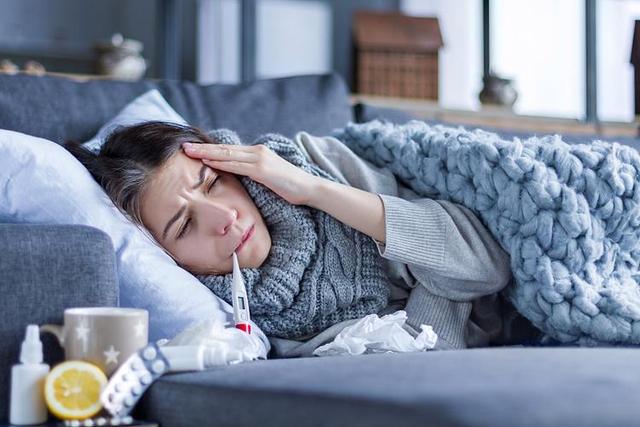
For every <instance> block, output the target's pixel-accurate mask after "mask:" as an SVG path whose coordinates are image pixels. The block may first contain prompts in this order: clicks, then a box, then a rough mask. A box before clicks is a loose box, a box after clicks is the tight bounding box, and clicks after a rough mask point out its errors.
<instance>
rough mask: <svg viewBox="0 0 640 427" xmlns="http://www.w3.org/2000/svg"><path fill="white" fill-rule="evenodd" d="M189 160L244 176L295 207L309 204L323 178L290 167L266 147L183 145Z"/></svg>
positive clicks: (292, 166)
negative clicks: (315, 188) (312, 194)
mask: <svg viewBox="0 0 640 427" xmlns="http://www.w3.org/2000/svg"><path fill="white" fill-rule="evenodd" d="M182 148H183V149H184V152H185V154H186V155H187V156H189V157H191V158H193V159H200V160H201V161H202V162H203V163H204V164H206V165H208V166H211V167H212V168H214V169H218V170H222V171H226V172H229V173H234V174H237V175H244V176H247V177H249V178H251V179H252V180H254V181H256V182H259V183H261V184H263V185H265V186H266V187H268V188H269V189H270V190H271V191H273V192H274V193H276V194H278V195H279V196H280V197H282V198H283V199H285V200H286V201H287V202H289V203H291V204H294V205H302V204H306V203H307V202H308V200H309V195H310V194H311V192H312V189H313V188H314V187H315V185H316V183H317V180H318V179H320V178H319V177H317V176H315V175H312V174H310V173H308V172H307V171H305V170H302V169H300V168H299V167H297V166H295V165H293V164H292V163H289V162H288V161H287V160H285V159H283V158H282V157H280V156H279V155H278V154H277V153H275V152H273V151H272V150H271V149H270V148H269V147H267V146H265V145H263V144H256V145H231V144H192V143H183V144H182Z"/></svg>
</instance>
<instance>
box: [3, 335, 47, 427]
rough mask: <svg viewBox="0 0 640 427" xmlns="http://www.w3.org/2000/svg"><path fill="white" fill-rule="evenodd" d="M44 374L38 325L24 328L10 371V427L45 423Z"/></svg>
mask: <svg viewBox="0 0 640 427" xmlns="http://www.w3.org/2000/svg"><path fill="white" fill-rule="evenodd" d="M48 373H49V365H47V364H46V363H42V342H41V341H40V328H38V325H28V326H27V333H26V336H25V339H24V341H23V342H22V349H21V351H20V363H19V364H17V365H13V368H11V407H10V409H9V422H10V423H11V424H16V425H27V424H41V423H44V422H46V421H47V406H46V403H45V401H44V381H45V378H46V377H47V374H48Z"/></svg>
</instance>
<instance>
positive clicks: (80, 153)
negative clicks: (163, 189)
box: [63, 121, 216, 227]
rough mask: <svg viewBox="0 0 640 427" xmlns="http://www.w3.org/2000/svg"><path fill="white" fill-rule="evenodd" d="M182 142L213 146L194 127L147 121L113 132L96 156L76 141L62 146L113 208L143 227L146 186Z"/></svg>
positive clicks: (208, 138) (204, 134)
mask: <svg viewBox="0 0 640 427" xmlns="http://www.w3.org/2000/svg"><path fill="white" fill-rule="evenodd" d="M183 142H193V143H200V144H215V143H216V142H215V141H214V140H213V139H212V138H210V137H209V136H207V134H206V133H205V132H203V131H202V130H201V129H199V128H197V127H193V126H188V125H181V124H176V123H168V122H162V121H148V122H143V123H140V124H136V125H132V126H119V127H117V128H115V130H113V131H112V132H111V133H110V134H109V135H108V136H107V138H106V139H105V142H104V144H103V145H102V146H101V147H100V151H99V152H98V153H97V154H94V153H93V152H91V151H90V150H89V149H87V148H85V147H83V146H82V145H81V144H80V143H79V142H76V141H66V142H65V143H64V144H63V146H64V148H66V149H67V150H68V151H69V152H70V153H71V154H73V156H74V157H75V158H76V159H78V160H79V161H80V162H81V163H82V164H83V165H84V166H85V167H86V168H87V169H88V170H89V172H90V173H91V175H92V176H93V178H94V179H95V180H96V181H97V182H98V183H99V184H100V186H101V187H102V188H104V190H105V192H106V193H107V195H108V196H109V198H111V200H112V201H113V203H114V204H115V205H116V207H117V208H118V209H119V210H120V211H121V212H122V213H123V214H124V215H125V216H127V217H129V219H131V220H132V221H134V222H135V223H136V224H138V225H140V226H143V227H144V225H143V223H142V217H141V214H140V200H141V196H142V194H143V191H144V189H145V185H146V184H147V183H148V182H149V181H150V180H151V179H152V178H153V177H154V175H155V174H156V173H157V171H159V170H160V169H161V168H162V167H163V166H164V165H165V164H166V162H167V160H169V159H170V158H171V157H172V156H174V155H175V154H176V153H177V152H178V151H180V149H181V144H182V143H183Z"/></svg>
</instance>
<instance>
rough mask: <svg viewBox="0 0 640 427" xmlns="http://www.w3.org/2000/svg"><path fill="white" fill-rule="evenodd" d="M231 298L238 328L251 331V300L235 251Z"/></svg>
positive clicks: (247, 331)
mask: <svg viewBox="0 0 640 427" xmlns="http://www.w3.org/2000/svg"><path fill="white" fill-rule="evenodd" d="M231 298H232V299H233V320H234V321H235V323H236V328H238V329H242V330H243V331H245V332H246V333H248V334H250V333H251V324H250V323H249V320H250V317H249V302H248V300H247V290H246V289H245V287H244V281H243V280H242V275H241V274H240V265H239V264H238V256H237V255H236V253H235V251H234V252H233V281H232V284H231Z"/></svg>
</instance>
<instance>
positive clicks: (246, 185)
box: [66, 122, 523, 356]
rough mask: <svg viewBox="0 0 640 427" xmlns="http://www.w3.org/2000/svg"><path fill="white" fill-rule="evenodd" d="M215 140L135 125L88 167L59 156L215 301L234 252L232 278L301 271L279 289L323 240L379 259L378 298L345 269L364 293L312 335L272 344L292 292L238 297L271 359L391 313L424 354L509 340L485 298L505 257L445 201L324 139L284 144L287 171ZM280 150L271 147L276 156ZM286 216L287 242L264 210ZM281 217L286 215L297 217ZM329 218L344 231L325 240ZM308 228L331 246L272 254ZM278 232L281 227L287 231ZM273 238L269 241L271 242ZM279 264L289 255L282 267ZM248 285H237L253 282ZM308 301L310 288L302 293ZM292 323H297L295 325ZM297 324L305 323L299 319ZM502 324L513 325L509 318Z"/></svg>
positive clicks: (280, 278)
mask: <svg viewBox="0 0 640 427" xmlns="http://www.w3.org/2000/svg"><path fill="white" fill-rule="evenodd" d="M227 137H228V135H227V134H225V133H221V134H217V136H216V135H214V137H213V138H212V137H210V135H207V134H205V133H204V132H202V131H201V130H199V129H197V128H194V127H189V126H180V125H174V124H168V123H162V122H147V123H142V124H140V125H135V126H130V127H126V128H121V129H119V130H116V131H115V132H113V133H112V134H111V135H110V136H109V137H108V138H107V140H106V141H105V144H104V145H103V147H102V148H101V150H100V153H99V154H98V155H97V156H93V155H92V154H91V153H89V152H88V151H86V150H84V149H83V148H82V147H80V146H78V145H77V144H73V143H68V144H66V147H67V149H69V150H70V151H71V152H72V153H73V154H74V155H75V156H76V157H77V158H78V159H79V160H80V161H82V162H83V163H84V164H85V165H86V166H87V168H88V169H89V171H90V172H91V173H92V174H93V176H94V177H95V178H96V180H97V181H98V182H99V183H100V184H101V185H102V186H103V187H104V188H105V190H106V192H107V194H108V195H109V196H110V197H111V199H112V200H113V201H114V203H115V205H116V206H118V207H119V208H120V209H122V210H123V212H124V213H125V214H127V215H128V216H129V217H130V218H131V219H132V220H133V221H135V222H137V223H138V224H140V225H142V226H144V227H146V228H147V229H148V230H149V231H150V232H151V234H152V235H153V237H154V238H155V239H156V240H157V241H158V243H159V244H160V245H161V246H162V247H163V248H164V249H165V250H166V251H167V253H168V254H169V255H170V256H172V257H173V258H174V259H175V260H176V262H177V263H178V264H179V265H180V266H182V267H183V268H185V269H186V270H188V271H190V272H191V273H193V274H195V275H197V277H198V278H199V279H200V280H201V281H202V282H203V283H205V285H207V286H209V287H210V289H212V291H214V292H216V294H218V296H221V297H223V298H225V296H226V297H228V294H227V293H225V292H230V291H229V290H228V286H217V285H223V283H222V282H219V283H217V284H215V283H214V281H215V276H216V275H217V276H220V275H226V274H229V273H230V272H231V271H232V254H233V252H234V251H235V252H236V253H237V255H238V260H239V263H240V267H241V268H243V273H244V272H245V271H255V272H259V271H261V268H262V269H263V270H268V271H269V272H270V273H269V274H272V276H273V278H275V279H276V280H273V281H272V282H271V283H272V284H273V283H275V284H276V285H277V284H278V283H280V282H282V283H284V284H285V285H287V284H288V283H289V282H288V281H290V282H291V283H293V284H295V283H296V280H299V281H302V280H303V279H302V278H303V277H304V278H305V279H304V280H305V281H306V280H311V279H310V277H311V275H309V274H307V275H306V276H302V275H300V276H298V277H297V278H294V279H292V278H289V277H287V274H288V271H287V270H288V269H287V268H285V267H286V266H287V265H289V264H288V263H291V269H293V268H294V264H295V263H296V262H298V261H299V260H298V259H297V258H296V256H298V255H300V254H305V255H306V254H307V253H308V252H309V249H310V248H309V246H312V247H313V249H314V250H316V254H315V255H318V254H317V252H322V254H321V256H315V257H310V258H308V259H306V260H305V261H304V265H303V267H304V272H305V274H306V273H308V272H309V271H311V270H312V269H313V271H314V274H315V273H316V272H318V271H319V269H318V268H317V266H316V263H318V262H320V261H319V260H324V259H325V256H326V259H329V255H330V252H331V251H332V248H334V249H335V248H336V247H337V248H338V249H337V251H338V252H339V251H340V250H341V248H340V245H339V244H338V243H336V242H338V241H340V240H339V239H340V235H341V234H345V233H346V232H347V230H351V231H353V233H354V234H353V235H349V236H350V237H349V238H347V239H344V240H342V241H343V244H344V245H345V248H344V251H343V253H342V254H341V257H343V258H344V260H349V258H350V257H349V256H350V254H351V251H355V250H356V249H357V250H360V249H362V250H361V251H360V252H358V253H359V254H362V256H358V257H355V258H354V257H351V258H352V259H357V260H358V262H360V263H361V264H366V263H367V262H365V261H366V260H367V259H368V258H367V257H366V254H367V253H368V252H367V251H366V245H367V243H370V244H372V246H373V247H375V248H376V249H377V255H379V256H378V257H377V259H376V260H375V261H374V263H375V264H376V266H375V268H379V269H380V270H381V271H383V272H384V281H385V289H386V290H388V291H390V292H389V293H390V294H386V295H383V294H382V293H381V289H380V288H379V287H378V288H376V287H375V283H374V282H376V280H378V279H380V280H382V278H383V277H382V275H380V274H376V273H375V271H374V272H373V273H371V271H372V270H371V268H369V267H367V266H365V268H363V269H361V270H357V271H358V272H362V271H366V272H368V274H370V276H366V280H363V279H362V278H363V276H362V275H359V276H358V277H359V278H360V280H358V281H356V280H354V279H353V277H355V276H350V275H349V274H343V275H342V276H344V277H346V280H347V281H348V280H351V282H352V283H350V286H358V287H366V286H367V284H369V283H372V285H370V286H369V288H368V289H365V290H364V291H363V292H362V298H361V299H360V300H358V301H357V302H358V304H359V305H358V307H357V310H355V309H354V310H351V311H350V312H349V313H348V314H345V313H344V311H345V310H346V307H344V303H341V302H340V301H337V302H334V305H333V308H332V309H333V312H331V313H328V314H329V315H327V316H325V317H324V318H323V322H322V323H316V324H315V326H316V327H315V329H314V328H307V329H301V328H298V329H295V331H296V333H295V334H289V335H287V334H277V333H275V331H278V330H279V329H278V328H285V326H284V323H283V322H284V320H286V321H287V322H291V320H292V318H291V316H289V317H287V318H286V319H279V320H278V321H277V322H276V321H273V322H271V321H269V319H270V317H272V318H274V319H275V318H277V317H278V316H277V315H278V314H279V313H277V310H276V309H274V308H273V307H279V308H282V306H284V305H286V304H287V303H290V304H292V305H293V304H294V303H295V302H292V301H291V300H293V299H297V298H299V299H302V295H303V294H304V292H300V295H298V294H296V293H291V292H289V293H287V292H285V291H283V290H282V289H275V288H268V287H266V286H262V287H260V286H257V285H256V286H255V288H250V289H248V290H249V293H250V294H254V295H256V296H255V297H254V298H255V299H258V298H263V299H265V300H268V303H267V304H264V305H257V307H258V308H257V310H256V301H255V300H252V299H251V296H250V304H251V308H252V314H253V313H257V314H258V315H263V318H264V323H263V324H260V323H258V322H257V321H256V323H258V324H259V325H260V326H261V328H263V329H265V333H267V335H270V340H271V342H272V344H273V348H274V350H275V353H276V355H279V356H302V355H310V354H311V353H312V351H313V349H315V348H317V346H319V345H322V344H323V343H325V342H327V341H329V340H331V339H333V337H335V335H337V333H338V332H339V331H340V330H342V329H343V328H344V327H346V326H348V325H349V324H352V323H353V322H355V321H357V320H358V317H362V316H363V315H364V314H369V313H371V312H376V313H378V314H379V315H384V314H388V313H391V312H394V311H396V310H398V309H405V310H406V311H407V315H408V319H407V324H406V329H407V330H408V331H409V332H410V333H411V334H412V335H414V336H416V335H417V334H418V333H419V331H420V325H421V324H428V325H431V326H433V328H434V330H435V332H436V333H437V334H438V336H439V339H438V345H437V346H436V348H437V349H457V348H465V347H477V346H485V345H489V344H490V343H491V342H496V343H499V342H504V341H506V340H508V339H510V338H509V337H508V335H509V334H510V333H511V331H506V328H505V325H503V321H504V319H503V313H502V312H503V305H505V304H504V302H505V301H502V300H501V299H500V298H499V294H498V292H499V291H500V290H501V289H503V288H504V287H505V286H507V284H508V283H509V282H510V280H511V278H512V277H511V273H510V269H509V258H508V255H507V254H506V253H505V252H504V251H503V250H502V249H501V248H500V246H499V245H498V243H497V242H496V241H495V240H494V239H493V237H492V236H491V234H490V233H489V232H488V231H487V230H486V228H485V227H484V226H483V225H482V223H481V222H480V221H479V220H478V219H477V218H476V217H475V215H474V214H473V213H472V212H471V211H470V210H468V209H467V208H465V207H463V206H460V205H457V204H454V203H450V202H446V201H436V200H432V199H428V198H419V197H418V196H417V195H416V194H415V193H413V192H412V191H411V190H409V189H408V188H406V187H404V186H402V185H400V184H399V183H398V182H397V181H396V179H395V177H394V176H393V174H391V173H390V172H389V171H386V170H383V169H380V168H376V167H375V166H374V165H372V164H371V163H368V162H366V161H365V160H363V159H361V158H359V157H358V156H356V155H355V154H354V153H353V152H352V151H351V150H349V148H348V147H346V146H345V145H344V144H342V143H341V142H340V141H338V140H336V139H335V138H331V137H314V136H312V135H309V134H307V133H305V132H300V133H298V134H297V135H296V137H295V139H294V141H293V143H294V144H295V145H296V146H297V148H298V149H299V152H300V153H303V154H304V159H305V161H306V162H308V164H305V163H302V162H300V161H295V160H293V159H295V156H294V157H290V158H289V161H288V160H287V159H285V158H283V156H284V152H285V151H286V150H285V149H283V151H282V152H281V153H280V154H277V153H275V152H274V151H273V150H271V149H269V148H268V147H267V146H266V145H268V144H254V145H240V144H238V143H237V142H236V143H225V144H217V143H216V142H219V141H216V140H215V139H216V138H218V139H220V140H222V139H224V138H227ZM265 142H267V140H265ZM285 142H287V141H282V143H283V144H284V145H283V147H286V144H285ZM273 147H274V148H275V147H276V145H274V146H273ZM277 147H280V146H277ZM294 163H297V165H296V164H294ZM255 183H259V184H260V185H261V186H264V187H266V188H268V189H269V190H271V192H272V193H273V194H277V196H278V197H279V198H278V200H279V201H281V202H282V203H284V204H281V205H278V208H277V209H275V208H272V207H271V206H272V205H269V204H265V203H264V201H263V200H262V196H263V195H264V194H265V193H263V192H259V191H258V190H257V187H256V186H255V185H256V184H255ZM248 189H250V191H251V194H249V193H248V191H247V190H248ZM258 200H260V205H259V206H257V203H256V202H257V201H258ZM273 201H274V199H271V202H273ZM274 206H275V205H274ZM293 206H300V207H306V208H304V209H306V210H304V211H303V212H305V214H304V215H300V216H299V217H298V219H299V220H298V221H297V222H296V224H299V223H300V222H304V221H307V228H299V229H297V228H294V229H293V231H292V232H291V233H290V234H288V235H287V234H286V231H284V230H283V229H282V228H278V227H277V224H280V223H282V222H283V221H284V222H286V221H287V220H288V219H287V218H286V215H285V218H282V217H279V218H278V219H277V221H276V220H275V219H274V218H275V216H274V215H275V213H274V212H280V211H282V210H284V209H286V208H288V207H293ZM290 212H291V215H298V214H299V213H300V212H302V211H300V210H292V211H290ZM318 214H323V215H325V216H324V217H319V216H318ZM305 215H306V216H305ZM265 218H266V219H267V221H265ZM319 218H322V219H319ZM331 220H333V221H335V222H336V223H338V224H340V225H342V226H343V227H344V228H342V229H337V228H336V226H335V224H333V223H332V222H331ZM309 227H312V228H313V230H317V229H318V228H325V229H326V230H328V231H326V234H327V235H329V234H330V232H331V230H334V232H333V235H332V236H333V237H332V239H328V238H327V239H325V240H326V241H327V242H330V243H331V244H326V245H324V246H318V244H316V243H313V244H311V243H308V242H306V239H301V241H304V244H305V245H306V246H304V247H303V246H302V245H303V243H301V246H300V247H299V248H296V249H300V251H298V252H295V251H293V252H292V251H290V250H289V251H288V252H285V251H284V250H280V249H281V246H282V242H283V241H289V240H295V239H297V235H298V234H300V233H302V232H304V231H305V230H309ZM284 228H285V229H286V230H288V229H290V228H291V223H287V227H284ZM272 233H275V234H276V235H277V237H278V238H277V239H275V240H272ZM285 236H286V238H285ZM359 236H367V237H368V239H367V240H368V242H365V241H361V245H359V246H357V248H356V247H352V246H348V248H347V245H351V243H352V241H353V240H355V239H356V238H359ZM311 237H313V238H316V237H317V236H316V234H313V235H310V238H311ZM314 242H316V241H315V240H314ZM317 242H320V240H318V241H317ZM318 247H320V248H321V250H320V251H318V250H317V248H318ZM325 252H326V253H325ZM334 252H335V250H334ZM292 254H297V255H296V256H294V257H291V256H292ZM285 256H287V257H289V259H286V260H284V259H283V260H281V263H280V264H278V271H276V272H275V273H273V272H272V271H271V270H272V268H271V267H272V266H273V265H274V262H275V261H274V259H275V258H278V257H280V258H284V257H285ZM300 257H302V255H300ZM369 259H371V258H369ZM362 260H365V261H362ZM345 262H346V261H345ZM312 264H313V265H312ZM370 267H371V266H370ZM244 269H247V270H244ZM321 270H322V272H323V273H322V274H325V273H326V270H328V269H327V268H326V266H325V267H323V268H322V269H321ZM301 271H302V270H301ZM349 271H356V270H349ZM258 274H259V273H256V275H255V276H252V277H249V279H252V278H253V279H255V283H256V284H258V283H259V281H260V279H259V278H258ZM260 274H261V273H260ZM265 274H266V273H265ZM318 274H319V273H318ZM316 276H317V274H316ZM316 276H313V277H316ZM344 277H338V276H337V275H334V276H332V277H331V278H330V279H329V280H325V284H326V283H328V284H329V285H331V286H334V287H336V288H337V287H338V285H337V283H338V281H339V279H340V278H344ZM356 282H357V283H356ZM250 285H251V280H250ZM261 289H262V294H260V296H258V294H259V292H260V290H261ZM300 289H304V288H300ZM296 292H297V291H296ZM320 293H321V291H318V290H317V289H313V295H316V294H320ZM343 293H344V289H342V290H338V291H336V292H335V293H334V294H330V296H331V297H335V298H338V297H337V296H336V295H341V294H343ZM323 295H324V294H323ZM365 297H366V298H365ZM367 298H368V299H367ZM225 299H226V298H225ZM325 299H326V298H325ZM286 300H288V301H286ZM365 300H366V301H365ZM345 301H352V302H353V304H354V305H353V307H355V303H356V301H355V299H352V300H345ZM381 301H384V304H381ZM374 302H375V303H374ZM341 304H342V306H341ZM316 305H317V303H316ZM263 307H264V309H263ZM505 308H507V307H505ZM311 309H315V308H314V305H313V301H312V302H311V304H310V305H308V306H305V310H311ZM318 310H321V309H318ZM341 310H342V311H341ZM294 311H295V310H294ZM505 311H506V310H505ZM299 312H300V310H298V313H296V315H298V316H300V313H299ZM303 313H305V315H306V313H307V311H303ZM339 313H342V314H343V315H342V316H339V315H338V314H339ZM508 315H509V316H510V318H511V319H518V321H522V320H523V318H519V316H517V315H516V314H515V312H514V311H513V310H511V311H510V312H509V314H508ZM297 319H298V320H299V317H298V318H297ZM294 320H295V318H294ZM287 325H289V324H287ZM318 325H321V326H322V328H321V329H322V330H319V329H320V328H319V327H318ZM269 331H272V332H273V333H272V334H269ZM304 332H308V333H304Z"/></svg>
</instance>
